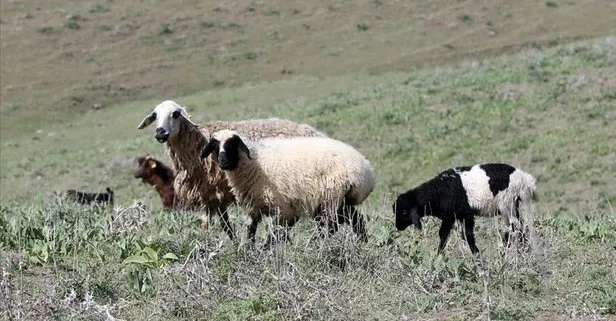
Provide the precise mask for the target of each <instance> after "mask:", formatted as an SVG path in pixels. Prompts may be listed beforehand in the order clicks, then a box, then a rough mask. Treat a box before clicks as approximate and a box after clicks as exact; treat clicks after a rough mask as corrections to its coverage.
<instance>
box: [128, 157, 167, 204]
mask: <svg viewBox="0 0 616 321" xmlns="http://www.w3.org/2000/svg"><path fill="white" fill-rule="evenodd" d="M137 163H138V164H139V167H138V168H137V170H135V178H141V180H142V181H143V183H147V184H150V185H152V186H154V189H156V192H158V194H159V195H160V199H161V201H162V203H163V207H164V208H165V209H167V210H171V209H174V204H175V202H174V198H175V190H174V189H173V180H174V179H175V174H174V173H173V170H172V169H171V168H169V167H168V166H167V165H165V164H163V163H162V162H161V161H159V160H157V159H155V158H153V157H151V156H145V157H138V158H137Z"/></svg>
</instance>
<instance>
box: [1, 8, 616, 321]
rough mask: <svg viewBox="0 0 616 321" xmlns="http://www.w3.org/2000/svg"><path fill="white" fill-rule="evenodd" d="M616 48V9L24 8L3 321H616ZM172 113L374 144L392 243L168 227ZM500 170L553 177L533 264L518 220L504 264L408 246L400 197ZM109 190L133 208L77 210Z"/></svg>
mask: <svg viewBox="0 0 616 321" xmlns="http://www.w3.org/2000/svg"><path fill="white" fill-rule="evenodd" d="M614 35H616V5H615V4H614V3H613V1H607V0H596V1H574V0H572V1H560V0H550V1H532V0H519V1H504V0H497V1H474V0H462V1H445V0H433V1H428V0H420V1H390V0H370V1H361V2H360V1H350V0H349V1H347V0H343V1H325V2H318V3H315V2H314V1H304V0H295V1H269V2H263V1H218V2H213V1H205V2H203V1H194V0H184V1H169V0H167V1H164V0H149V1H130V2H127V1H112V0H106V1H94V2H88V1H85V2H84V1H73V0H48V1H20V0H7V1H1V2H0V67H1V68H0V151H1V152H0V266H1V267H2V271H3V272H2V274H1V275H0V320H58V319H60V320H76V319H77V320H114V318H118V319H121V320H146V319H147V320H150V321H151V320H195V319H198V320H289V319H293V320H366V319H370V320H410V319H421V320H470V319H480V320H616V281H614V280H616V263H615V262H616V247H615V246H614V244H616V213H615V211H614V204H616V148H615V147H614V146H615V145H616V144H615V142H616V125H615V124H616V107H615V106H616V38H614ZM606 36H611V37H606ZM591 38H594V39H591ZM580 40H583V41H580ZM168 98H169V99H174V100H176V101H178V102H179V103H181V104H183V105H185V106H187V107H188V109H189V111H190V113H191V114H192V116H193V119H194V120H195V121H197V122H201V121H206V120H209V119H246V118H253V117H272V116H276V117H284V118H289V119H293V120H295V121H298V122H305V123H310V124H312V125H313V126H315V127H317V128H318V129H320V130H323V131H325V132H326V133H327V134H329V135H330V136H332V137H335V138H338V139H341V140H344V141H346V142H349V143H351V144H352V145H354V146H356V147H357V148H358V149H359V150H360V151H361V152H363V153H364V154H365V155H366V156H367V157H368V158H369V159H370V161H371V162H372V163H373V165H374V168H375V170H376V171H377V174H378V186H377V188H376V189H375V191H374V192H373V193H372V195H371V196H370V198H369V199H368V200H367V202H366V203H365V204H364V205H363V206H362V212H363V213H364V214H365V215H366V218H367V228H368V233H369V239H370V240H369V242H368V243H367V244H359V245H358V244H356V243H355V240H354V237H353V235H352V233H351V232H350V229H349V228H345V229H343V230H342V231H341V232H340V233H338V234H336V235H335V236H334V237H333V238H331V239H328V240H317V239H313V236H314V235H313V234H314V223H313V222H312V221H310V220H302V221H301V222H299V223H298V225H296V226H295V227H294V229H293V232H292V243H290V244H286V245H284V246H280V247H279V248H277V249H276V250H275V251H271V252H270V251H264V250H262V249H261V248H260V247H257V248H251V247H250V246H248V245H247V244H246V240H245V235H244V232H245V229H246V222H245V219H244V216H243V212H242V211H241V210H240V209H237V208H234V209H233V213H232V215H231V216H232V223H233V225H234V226H235V229H236V231H238V235H240V239H239V240H237V241H236V242H230V241H229V240H228V239H227V237H226V235H225V234H224V232H222V230H221V229H220V228H219V227H218V224H213V225H212V228H211V229H209V230H207V231H205V232H199V231H198V229H197V225H196V218H197V216H198V213H184V212H178V213H166V212H163V211H161V205H160V200H159V199H158V197H157V194H156V193H155V192H154V191H153V189H152V188H150V187H148V186H146V185H143V184H142V183H141V182H140V181H138V180H136V179H135V178H134V177H133V171H134V169H135V167H136V164H135V158H136V157H138V156H141V155H144V154H147V153H150V154H153V155H155V156H156V157H158V158H160V159H162V160H163V161H164V162H167V163H169V160H168V158H167V156H166V155H165V153H164V149H163V146H162V145H160V144H159V143H157V142H156V141H155V140H154V138H153V134H154V130H153V128H147V129H144V130H142V131H140V130H137V129H136V127H137V125H138V124H139V122H140V121H141V119H142V118H143V117H144V116H145V115H146V114H147V113H148V112H150V111H151V109H152V108H153V107H154V106H155V105H156V104H158V103H159V102H160V101H161V100H163V99H168ZM487 161H502V162H508V163H511V164H513V165H517V166H519V167H521V168H523V169H525V170H527V171H529V172H530V173H532V174H534V175H535V176H536V177H537V179H538V186H539V189H540V194H541V201H540V202H539V203H537V204H536V205H535V209H536V212H537V213H536V214H537V215H536V219H535V221H534V234H533V237H532V243H533V248H532V250H531V251H530V252H522V253H517V252H516V251H515V250H514V249H510V250H504V249H503V248H501V247H500V246H499V245H498V237H497V228H498V226H499V221H498V220H489V219H479V220H478V223H477V228H476V229H477V239H478V246H479V248H480V249H481V250H482V253H481V255H480V257H472V256H471V255H470V251H469V249H468V247H467V246H466V244H465V243H464V241H463V240H461V239H460V237H459V235H458V232H457V231H455V233H452V235H451V236H450V240H449V244H448V247H447V249H446V251H445V255H444V256H442V257H437V256H436V255H435V252H436V246H437V243H438V236H437V234H438V224H439V222H438V221H437V220H436V219H432V218H427V219H426V220H425V223H424V224H425V226H424V231H423V232H417V231H411V230H408V231H404V232H402V233H399V232H397V231H396V230H395V227H394V224H393V215H392V213H391V203H392V202H393V200H394V197H395V194H396V193H400V192H403V191H406V190H407V189H409V188H411V187H414V186H416V185H418V184H419V183H421V182H422V181H424V180H427V179H429V178H431V177H433V176H434V175H436V174H437V173H438V172H440V171H442V170H444V169H446V168H449V167H451V166H458V165H469V164H473V163H477V162H487ZM106 186H110V187H111V188H113V189H114V190H115V192H116V205H117V207H116V208H115V209H113V210H112V209H94V208H83V207H77V206H75V205H74V204H69V203H67V202H66V201H65V200H63V199H61V198H59V197H57V196H55V195H54V192H59V191H63V190H66V189H68V188H77V189H87V190H102V189H103V188H104V187H106ZM135 201H140V202H141V203H142V205H139V204H138V203H136V202H135ZM269 229H271V222H270V221H269V220H268V221H267V222H264V223H262V225H261V227H260V230H259V233H258V245H260V244H261V243H262V242H263V241H264V240H265V237H266V233H267V231H268V230H269ZM165 254H167V255H165ZM127 259H128V260H127Z"/></svg>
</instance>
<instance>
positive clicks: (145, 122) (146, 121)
mask: <svg viewBox="0 0 616 321" xmlns="http://www.w3.org/2000/svg"><path fill="white" fill-rule="evenodd" d="M154 120H156V114H155V113H151V114H149V115H147V116H145V118H144V119H143V120H142V121H141V123H140V124H139V126H137V129H143V128H145V127H146V126H148V125H150V124H151V123H152V122H153V121H154Z"/></svg>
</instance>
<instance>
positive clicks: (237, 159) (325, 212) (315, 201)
mask: <svg viewBox="0 0 616 321" xmlns="http://www.w3.org/2000/svg"><path fill="white" fill-rule="evenodd" d="M210 154H213V156H215V157H213V158H215V159H217V160H218V165H219V167H220V169H221V170H223V171H224V173H225V175H226V177H227V180H228V181H229V185H230V186H231V191H232V192H233V194H234V195H235V197H236V199H237V201H238V204H240V205H241V206H242V207H244V208H245V210H246V213H247V215H248V216H249V217H250V219H251V223H250V226H249V227H248V239H250V240H251V241H252V242H254V238H255V233H256V231H257V226H258V224H259V222H260V221H261V219H262V216H263V215H275V216H276V224H277V225H278V226H282V227H283V231H281V230H280V229H278V230H277V234H279V233H284V236H285V237H286V236H287V233H286V230H287V229H288V228H291V227H292V226H293V225H294V224H295V222H296V221H297V220H298V219H299V218H300V216H303V215H307V216H310V217H313V218H315V219H316V220H317V221H318V222H319V224H320V227H321V228H323V227H324V225H326V224H330V223H331V225H329V233H330V234H332V233H334V232H335V231H336V230H337V229H338V224H339V223H349V222H350V223H351V224H352V226H353V231H354V232H355V233H356V234H357V235H358V236H359V237H360V239H361V240H362V241H366V240H367V235H366V229H365V222H364V218H363V215H362V214H361V213H360V212H359V211H358V210H357V209H356V206H357V205H360V204H361V203H362V202H363V201H364V200H365V199H366V198H367V197H368V196H369V195H370V193H371V192H372V190H373V189H374V185H375V183H376V174H375V172H374V170H373V169H372V166H371V165H370V162H369V161H368V160H367V159H366V158H365V157H364V156H363V155H362V154H361V153H359V152H358V151H357V150H356V149H355V148H353V147H352V146H350V145H348V144H346V143H343V142H341V141H338V140H335V139H331V138H327V137H289V138H267V139H262V140H260V141H250V140H248V139H247V138H245V137H242V136H241V135H240V134H239V133H238V132H236V131H233V130H221V131H218V132H216V133H214V134H212V137H211V139H210V141H209V143H208V144H207V145H206V146H205V147H204V148H203V150H202V151H201V154H200V156H201V158H206V157H208V156H209V155H210ZM334 218H335V219H334ZM321 232H322V231H321ZM321 235H323V236H324V235H325V233H321ZM277 236H279V235H277ZM272 241H273V239H272V238H271V235H270V237H269V238H268V241H267V243H266V246H269V245H271V243H272Z"/></svg>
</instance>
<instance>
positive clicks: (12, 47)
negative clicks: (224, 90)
mask: <svg viewBox="0 0 616 321" xmlns="http://www.w3.org/2000/svg"><path fill="white" fill-rule="evenodd" d="M0 6H1V9H2V10H1V12H0V20H1V23H0V26H1V27H0V37H1V38H2V41H1V44H0V45H1V46H2V50H1V57H2V69H1V71H0V83H1V86H0V93H1V101H0V106H1V107H0V113H1V115H2V119H1V124H0V129H1V130H2V134H3V135H16V134H17V132H15V131H14V129H15V126H27V127H28V128H30V129H34V130H35V129H36V126H38V125H39V123H40V120H41V118H40V117H38V115H40V114H41V113H44V114H45V116H46V117H45V119H47V120H49V119H54V120H64V119H66V115H67V111H71V112H75V111H87V110H91V109H100V108H106V107H108V106H109V104H110V103H112V102H115V101H127V100H135V99H139V98H146V97H160V96H161V95H173V96H176V95H178V94H187V93H193V92H201V91H203V90H209V89H213V88H219V87H227V86H231V87H234V86H238V85H241V84H246V83H261V82H269V81H279V80H283V81H284V80H289V79H292V78H293V77H294V76H298V75H299V76H310V77H330V76H337V75H344V74H347V73H381V72H387V71H394V70H396V71H409V70H413V69H415V68H418V67H423V66H429V65H442V64H445V63H449V62H453V61H458V60H460V59H467V58H472V59H480V58H483V57H487V56H496V55H499V54H501V53H505V52H511V51H513V50H516V49H520V48H525V47H530V48H537V47H544V46H551V45H554V44H558V43H563V42H569V41H571V40H576V39H585V38H590V37H597V36H605V35H610V34H614V32H615V31H616V27H615V26H616V8H615V6H614V4H613V3H612V2H611V1H560V0H554V1H552V0H550V1H543V0H542V1H536V0H519V1H504V0H499V1H472V0H467V1H447V0H431V1H427V0H422V1H389V0H371V1H355V0H344V1H320V2H314V1H307V0H295V1H276V0H275V1H267V2H266V1H196V0H185V1H181V2H180V3H178V2H177V1H169V0H166V1H165V0H151V1H130V2H127V1H103V0H101V1H85V2H84V1H74V0H49V1H42V2H41V1H8V0H7V1H2V2H1V3H0ZM33 112H35V113H36V114H34V115H33V114H32V113H33ZM16 120H19V121H20V122H19V125H16V124H14V123H15V121H16Z"/></svg>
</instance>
